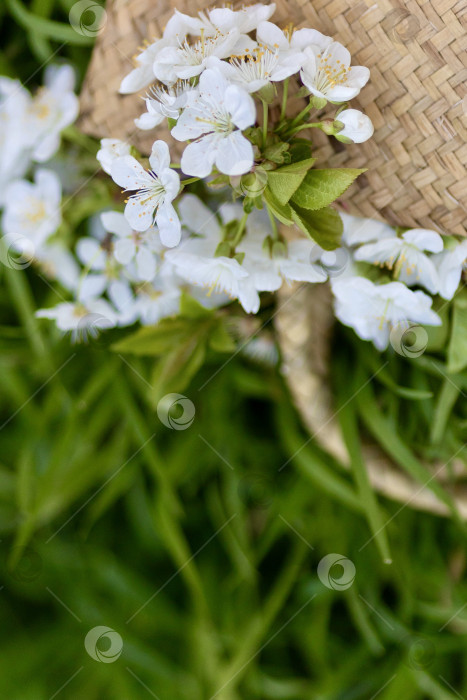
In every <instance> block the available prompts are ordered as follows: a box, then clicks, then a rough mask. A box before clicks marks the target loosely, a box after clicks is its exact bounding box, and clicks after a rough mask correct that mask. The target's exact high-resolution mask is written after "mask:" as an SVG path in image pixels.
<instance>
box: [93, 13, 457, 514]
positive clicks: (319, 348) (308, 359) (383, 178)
mask: <svg viewBox="0 0 467 700" xmlns="http://www.w3.org/2000/svg"><path fill="white" fill-rule="evenodd" d="M215 4H216V3H215V2H214V3H213V2H207V1H205V0H194V1H193V2H187V0H176V1H175V2H170V1H169V0H108V2H107V6H106V13H105V22H104V23H103V26H102V31H101V32H100V33H99V36H98V38H97V41H96V45H95V48H94V52H93V56H92V59H91V64H90V67H89V71H88V74H87V76H86V80H85V83H84V86H83V90H82V96H81V115H82V116H81V127H82V128H83V130H84V131H86V132H87V133H89V134H90V135H93V136H97V137H115V138H123V139H127V140H128V141H129V142H130V143H133V144H135V145H136V146H137V147H138V148H139V149H140V150H141V151H142V152H143V153H148V152H149V150H150V148H151V145H152V142H153V141H154V138H155V136H154V131H152V132H150V134H148V133H146V132H141V131H139V130H137V129H136V128H135V126H134V119H135V118H136V117H137V116H139V115H140V113H141V112H142V111H143V103H142V101H139V100H138V99H137V98H136V97H135V96H134V95H126V96H122V95H119V94H118V88H119V85H120V82H121V80H122V78H123V77H124V76H125V75H126V74H127V73H128V72H129V71H130V70H131V69H132V67H133V60H132V56H134V55H135V54H136V53H137V52H138V47H140V46H141V44H142V43H143V42H144V41H145V40H150V41H151V40H152V39H154V38H156V37H158V36H160V35H161V33H162V30H163V27H164V26H165V24H166V23H167V21H168V19H169V18H170V16H171V15H172V13H173V10H174V7H176V8H177V9H178V10H180V11H181V12H185V13H187V14H191V15H194V14H196V12H197V11H198V10H201V9H204V8H206V7H212V6H213V5H215ZM217 4H218V5H220V4H221V3H217ZM276 5H277V10H276V13H275V14H274V15H273V17H272V20H273V21H274V22H276V23H278V24H279V25H281V26H285V25H286V24H289V23H290V22H293V24H294V25H296V26H297V27H302V26H309V27H314V28H316V29H318V30H319V31H321V32H323V33H325V34H328V35H330V36H332V37H333V38H335V39H336V40H337V41H340V42H341V43H343V44H344V45H345V46H346V47H347V48H348V49H349V51H350V53H351V55H352V62H353V64H355V65H358V64H359V65H365V66H368V67H369V68H370V71H371V78H370V82H369V84H368V85H367V86H366V87H365V88H364V89H363V90H362V92H361V93H360V95H359V97H358V98H357V99H355V100H352V107H356V108H360V109H361V110H362V111H364V112H365V113H366V114H368V115H369V116H370V117H371V119H372V121H373V123H374V125H375V134H374V136H373V138H372V139H370V141H367V142H366V143H363V144H358V145H353V144H348V145H347V144H346V145H345V146H344V145H343V144H340V143H339V142H337V141H336V140H335V139H328V138H327V137H326V136H325V135H324V134H322V133H321V132H318V133H317V134H316V133H313V141H314V144H315V149H314V155H315V156H317V157H318V162H320V163H323V164H324V163H326V164H329V166H330V167H357V168H361V167H366V168H368V172H367V173H365V175H364V176H361V177H359V178H358V179H357V181H356V182H355V183H354V185H352V187H351V188H350V189H349V190H348V191H347V192H346V194H345V200H346V201H345V202H343V206H344V207H345V209H346V210H347V211H350V212H351V213H354V214H357V215H361V216H367V217H371V218H376V219H383V220H386V221H388V222H389V223H391V224H393V225H400V226H407V227H414V226H420V227H424V228H431V229H435V230H438V231H439V232H440V233H444V234H458V235H467V172H466V168H465V165H466V164H467V32H466V28H467V4H466V2H465V0H406V2H402V1H401V2H398V0H277V1H276ZM315 131H318V130H315ZM157 136H158V137H159V138H164V136H167V132H165V133H164V131H163V130H160V129H159V130H158V131H157ZM169 142H170V143H171V144H173V148H171V150H172V151H174V152H176V149H177V144H176V143H175V142H174V141H173V140H172V139H171V140H170V141H169ZM178 147H180V145H179V144H178ZM333 322H334V318H333V315H332V308H331V299H330V293H329V290H328V289H327V286H326V285H316V286H311V285H307V286H305V287H304V288H298V289H297V288H292V289H286V290H285V291H281V293H280V301H279V312H278V314H277V316H276V326H277V330H278V335H279V341H280V345H281V350H282V355H283V368H284V372H285V374H286V377H287V380H288V383H289V385H290V388H291V391H292V395H293V398H294V400H295V402H296V404H297V407H298V409H299V410H300V413H301V415H302V417H303V419H304V422H305V424H306V425H307V427H308V428H309V430H310V431H311V433H312V435H314V436H316V438H317V439H318V440H319V441H320V442H321V443H322V444H323V445H324V446H325V447H326V448H327V449H328V450H329V451H330V452H331V453H332V454H333V455H335V456H336V457H337V458H338V459H339V460H341V461H342V462H343V463H344V464H348V462H349V459H348V454H347V450H346V448H345V445H344V443H343V440H342V436H341V434H340V431H339V426H338V421H337V418H336V415H335V410H334V408H333V404H332V396H331V392H330V388H329V383H328V381H327V368H328V364H329V363H328V356H329V350H330V333H331V329H332V324H333ZM363 449H364V457H365V460H366V463H367V467H368V472H369V475H370V478H371V481H372V483H373V484H374V486H375V487H376V488H377V489H378V490H380V491H381V492H383V493H385V494H386V495H388V496H390V497H391V498H395V499H397V500H400V501H402V502H404V503H406V504H407V505H410V506H412V507H418V508H421V509H425V510H430V511H432V512H436V513H440V514H445V513H446V512H447V509H446V507H445V505H444V504H442V503H440V502H439V501H438V499H437V498H436V497H435V496H434V495H433V494H432V492H431V491H430V490H429V489H428V488H421V487H420V485H418V484H415V483H414V482H412V481H411V480H410V479H409V478H408V477H407V476H406V475H405V473H403V472H402V471H401V470H400V469H398V468H397V467H396V466H395V465H394V464H393V463H392V462H391V460H390V459H389V458H388V457H387V456H386V455H384V454H383V452H382V451H381V450H379V449H378V448H377V447H376V446H375V445H372V444H368V445H365V446H364V448H363ZM440 467H441V465H431V467H430V469H431V472H432V474H433V475H434V476H433V478H437V479H439V480H440V481H446V480H447V475H446V473H445V472H446V470H443V469H442V468H440ZM450 468H451V473H452V471H454V473H456V472H458V473H464V472H465V469H464V466H463V464H462V463H460V462H457V463H456V464H451V465H450ZM435 475H436V476H435ZM449 490H450V492H451V493H452V495H453V497H454V498H455V500H456V503H457V505H458V508H459V511H460V513H461V515H462V516H463V517H465V518H467V487H466V486H465V485H462V484H461V483H460V482H459V483H458V484H457V486H455V488H454V489H453V488H450V489H449Z"/></svg>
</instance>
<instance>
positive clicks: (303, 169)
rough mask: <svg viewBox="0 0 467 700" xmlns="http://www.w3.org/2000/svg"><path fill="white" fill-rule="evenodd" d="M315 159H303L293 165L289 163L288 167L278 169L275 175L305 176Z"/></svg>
mask: <svg viewBox="0 0 467 700" xmlns="http://www.w3.org/2000/svg"><path fill="white" fill-rule="evenodd" d="M315 161H316V158H304V159H303V160H299V161H296V162H294V163H289V164H288V165H284V166H282V168H278V169H277V170H276V171H275V172H276V173H296V174H300V175H301V174H303V176H305V175H306V174H307V172H308V171H309V170H310V168H311V167H312V166H313V164H314V162H315Z"/></svg>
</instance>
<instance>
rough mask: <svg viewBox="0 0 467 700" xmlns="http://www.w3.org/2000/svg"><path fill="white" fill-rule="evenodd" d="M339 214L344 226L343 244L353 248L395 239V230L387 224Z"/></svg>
mask: <svg viewBox="0 0 467 700" xmlns="http://www.w3.org/2000/svg"><path fill="white" fill-rule="evenodd" d="M339 214H340V217H341V219H342V221H343V224H344V233H343V235H342V242H343V243H344V244H345V245H346V246H349V247H351V246H355V245H360V244H362V243H369V242H370V241H379V240H381V239H382V238H393V237H394V229H393V228H392V227H391V226H389V224H387V223H385V222H382V221H376V220H375V219H367V218H364V217H360V216H352V215H351V214H347V213H346V212H342V211H341V212H339Z"/></svg>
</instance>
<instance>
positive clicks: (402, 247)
mask: <svg viewBox="0 0 467 700" xmlns="http://www.w3.org/2000/svg"><path fill="white" fill-rule="evenodd" d="M442 249H443V239H442V238H441V236H440V235H439V233H436V231H429V230H427V229H412V230H411V231H406V232H405V233H403V234H402V236H401V237H400V238H399V237H398V236H397V235H396V234H395V232H394V233H393V236H391V237H388V238H383V239H382V240H380V241H377V242H376V243H368V244H366V245H363V246H362V247H361V248H359V249H358V250H356V251H355V260H364V261H366V262H371V263H374V264H375V265H380V266H382V267H388V268H389V269H390V270H392V269H394V274H395V276H396V278H397V279H398V280H400V281H401V282H404V283H405V284H406V285H407V286H409V287H412V286H414V285H421V286H423V287H425V288H426V289H427V290H428V291H429V292H432V293H433V294H434V293H436V292H437V291H438V286H439V278H438V273H437V271H436V267H435V265H434V263H433V261H432V260H431V259H430V258H429V257H428V255H426V254H425V252H424V251H428V252H430V253H439V252H440V251H441V250H442Z"/></svg>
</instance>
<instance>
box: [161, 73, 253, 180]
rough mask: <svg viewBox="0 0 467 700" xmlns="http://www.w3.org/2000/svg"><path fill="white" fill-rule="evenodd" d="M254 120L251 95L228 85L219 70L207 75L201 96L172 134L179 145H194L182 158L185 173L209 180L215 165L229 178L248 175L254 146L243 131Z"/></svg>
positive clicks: (202, 84) (202, 81)
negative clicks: (180, 143)
mask: <svg viewBox="0 0 467 700" xmlns="http://www.w3.org/2000/svg"><path fill="white" fill-rule="evenodd" d="M255 120H256V107H255V103H254V101H253V99H252V98H251V96H250V95H248V93H246V92H245V91H244V90H242V89H241V88H239V87H238V86H236V85H231V84H229V82H228V81H227V80H226V78H225V77H224V76H223V75H222V74H221V73H220V72H219V71H218V70H215V69H207V70H206V71H204V73H203V74H202V75H201V77H200V81H199V93H198V96H197V97H195V98H194V100H193V102H192V104H190V105H189V106H188V107H187V108H186V109H185V110H184V111H183V112H182V114H181V116H180V118H179V120H178V122H177V125H176V126H175V127H174V128H173V129H172V132H171V133H172V136H173V137H174V138H176V139H177V140H178V141H187V140H189V139H190V140H192V141H193V142H192V143H190V144H189V145H188V146H187V147H186V148H185V150H184V152H183V155H182V160H181V167H182V170H183V172H184V173H186V174H187V175H195V176H198V177H206V176H207V175H209V174H210V173H211V171H212V168H213V165H215V166H216V167H217V168H218V170H219V171H220V172H222V173H226V174H227V175H242V174H243V173H246V172H248V171H249V170H250V169H251V167H252V165H253V146H252V144H251V143H250V141H248V139H246V138H245V137H244V136H243V134H242V132H241V130H242V129H246V128H247V127H249V126H251V125H252V124H254V123H255Z"/></svg>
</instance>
